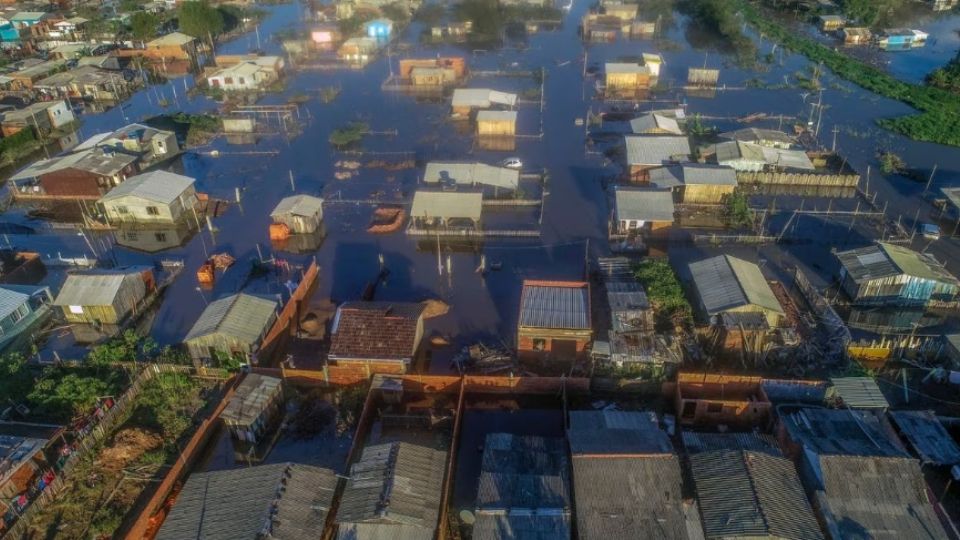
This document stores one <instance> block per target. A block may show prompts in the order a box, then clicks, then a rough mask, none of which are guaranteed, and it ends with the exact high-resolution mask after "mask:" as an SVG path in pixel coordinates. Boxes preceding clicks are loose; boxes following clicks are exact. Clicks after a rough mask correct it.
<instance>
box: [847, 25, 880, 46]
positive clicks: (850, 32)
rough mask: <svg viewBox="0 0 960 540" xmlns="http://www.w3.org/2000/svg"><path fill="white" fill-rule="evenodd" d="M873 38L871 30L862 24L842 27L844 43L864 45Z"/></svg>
mask: <svg viewBox="0 0 960 540" xmlns="http://www.w3.org/2000/svg"><path fill="white" fill-rule="evenodd" d="M871 39H873V32H871V31H870V29H869V28H864V27H862V26H856V27H854V26H848V27H846V28H844V29H843V42H844V44H846V45H864V44H866V43H870V40H871Z"/></svg>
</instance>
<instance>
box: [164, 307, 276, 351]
mask: <svg viewBox="0 0 960 540" xmlns="http://www.w3.org/2000/svg"><path fill="white" fill-rule="evenodd" d="M278 307H279V303H278V302H277V300H276V298H273V297H265V296H256V295H252V294H246V293H239V294H234V295H231V296H227V297H226V298H221V299H219V300H214V301H213V302H210V304H208V305H207V307H206V308H205V309H204V310H203V313H201V314H200V318H198V319H197V322H195V323H194V324H193V327H192V328H190V331H189V332H188V333H187V336H186V337H185V338H183V344H184V346H186V348H187V352H188V353H189V354H190V357H191V358H193V360H194V363H196V364H198V365H206V364H209V363H210V362H211V361H216V360H217V359H218V358H221V357H227V358H234V359H239V360H242V361H245V362H252V363H254V364H255V363H256V355H257V353H258V352H260V346H261V345H262V344H263V338H265V337H266V335H267V332H269V331H270V328H271V327H273V323H274V322H275V321H276V320H277V308H278Z"/></svg>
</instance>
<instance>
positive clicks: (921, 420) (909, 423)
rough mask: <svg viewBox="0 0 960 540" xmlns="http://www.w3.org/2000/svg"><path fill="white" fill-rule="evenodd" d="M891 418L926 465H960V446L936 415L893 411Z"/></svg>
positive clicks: (923, 412)
mask: <svg viewBox="0 0 960 540" xmlns="http://www.w3.org/2000/svg"><path fill="white" fill-rule="evenodd" d="M890 418H891V419H892V420H893V424H894V425H895V426H896V428H897V430H898V431H899V432H900V435H901V436H902V438H903V439H905V440H906V441H907V443H908V444H909V445H910V447H911V448H912V449H913V453H914V454H915V455H916V456H917V457H918V458H920V462H921V463H922V464H924V465H926V464H928V463H929V464H932V465H938V466H941V467H951V466H954V465H958V464H960V446H958V445H957V443H956V441H954V440H953V437H951V436H950V433H948V432H947V429H946V428H945V427H943V423H941V422H940V420H939V419H937V415H936V413H934V412H933V411H891V412H890Z"/></svg>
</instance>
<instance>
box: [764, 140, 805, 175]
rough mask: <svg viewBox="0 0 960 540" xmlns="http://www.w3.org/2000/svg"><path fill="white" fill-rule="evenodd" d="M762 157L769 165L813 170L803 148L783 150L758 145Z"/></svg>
mask: <svg viewBox="0 0 960 540" xmlns="http://www.w3.org/2000/svg"><path fill="white" fill-rule="evenodd" d="M760 150H761V152H763V159H764V161H766V162H767V163H769V164H770V165H776V166H778V167H786V168H788V169H801V170H804V171H812V170H814V166H813V162H812V161H810V157H809V156H807V153H806V152H804V151H803V150H784V149H783V148H768V147H766V146H762V147H760Z"/></svg>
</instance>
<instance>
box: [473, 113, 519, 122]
mask: <svg viewBox="0 0 960 540" xmlns="http://www.w3.org/2000/svg"><path fill="white" fill-rule="evenodd" d="M477 122H511V123H514V124H515V123H516V122H517V111H480V112H478V113H477Z"/></svg>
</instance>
